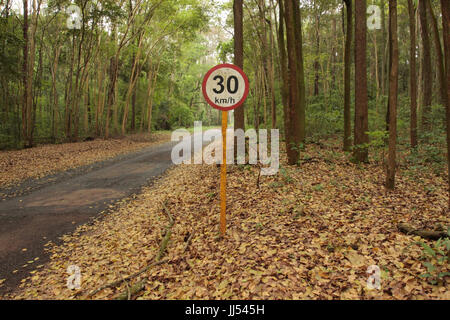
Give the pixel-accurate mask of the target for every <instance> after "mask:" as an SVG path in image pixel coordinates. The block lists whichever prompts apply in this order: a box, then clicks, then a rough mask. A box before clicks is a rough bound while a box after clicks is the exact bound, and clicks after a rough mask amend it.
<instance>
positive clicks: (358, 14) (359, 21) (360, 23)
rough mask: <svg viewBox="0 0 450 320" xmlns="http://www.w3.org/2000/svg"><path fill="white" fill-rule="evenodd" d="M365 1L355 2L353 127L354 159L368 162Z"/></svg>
mask: <svg viewBox="0 0 450 320" xmlns="http://www.w3.org/2000/svg"><path fill="white" fill-rule="evenodd" d="M366 12H367V3H366V0H358V1H356V3H355V127H354V136H355V143H354V146H355V148H354V151H353V156H354V160H355V161H357V162H368V150H367V147H366V146H365V144H367V143H368V142H369V136H368V135H367V131H368V96H367V56H366V49H367V18H366Z"/></svg>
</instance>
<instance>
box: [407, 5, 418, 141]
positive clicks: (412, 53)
mask: <svg viewBox="0 0 450 320" xmlns="http://www.w3.org/2000/svg"><path fill="white" fill-rule="evenodd" d="M408 12H409V34H410V38H411V40H410V49H409V60H410V66H409V68H410V69H409V70H410V71H409V80H410V81H409V87H410V99H411V107H410V111H411V115H410V140H411V147H412V148H416V147H417V79H416V65H417V64H416V8H415V6H414V4H413V0H408Z"/></svg>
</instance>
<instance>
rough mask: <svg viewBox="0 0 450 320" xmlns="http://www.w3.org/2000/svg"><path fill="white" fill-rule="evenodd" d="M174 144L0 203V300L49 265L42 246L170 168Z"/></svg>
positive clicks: (161, 146) (58, 240)
mask: <svg viewBox="0 0 450 320" xmlns="http://www.w3.org/2000/svg"><path fill="white" fill-rule="evenodd" d="M191 136H192V135H191ZM175 144H176V142H167V143H163V144H159V145H156V146H151V147H148V148H145V149H143V150H141V151H138V152H135V153H132V154H128V155H126V157H120V156H119V157H117V161H114V160H115V159H116V158H115V159H112V160H113V161H111V160H108V161H105V163H104V165H101V166H98V165H97V166H96V168H95V169H94V170H91V171H89V172H87V173H86V172H81V173H80V174H78V175H74V176H71V177H64V180H63V181H59V182H58V181H57V182H56V183H53V184H48V185H44V186H42V187H40V188H38V189H37V190H35V191H32V192H31V193H29V194H26V195H22V196H17V197H14V198H9V199H6V200H4V201H1V202H0V280H1V279H6V280H5V282H4V284H3V286H2V287H1V288H0V298H1V295H3V294H5V293H10V292H13V291H14V290H15V289H17V288H18V285H19V284H20V282H21V279H23V278H25V277H27V276H29V275H30V273H29V272H30V271H32V270H35V269H36V267H37V266H38V265H43V264H45V263H46V262H47V261H49V254H48V253H46V252H44V248H45V247H44V245H45V244H46V243H47V242H48V241H52V242H53V243H61V240H60V239H59V237H61V236H62V235H64V234H67V233H70V232H73V231H74V230H75V229H76V228H77V227H78V226H79V225H82V224H85V223H87V222H89V221H91V220H92V219H91V218H92V217H98V216H99V213H100V212H102V211H103V210H105V209H108V208H109V206H110V204H111V202H115V201H117V200H120V199H123V198H126V197H128V196H130V195H131V194H134V193H136V192H139V190H140V189H141V188H142V187H143V186H146V185H148V184H149V183H151V181H153V180H155V179H156V178H157V177H158V176H160V175H161V174H163V173H164V172H165V171H166V170H167V169H168V168H169V167H171V166H172V165H173V163H172V160H171V152H172V148H173V146H174V145H175ZM35 258H39V259H37V260H35ZM31 261H34V262H33V263H28V262H31ZM44 267H45V266H44ZM63 280H64V281H66V279H63Z"/></svg>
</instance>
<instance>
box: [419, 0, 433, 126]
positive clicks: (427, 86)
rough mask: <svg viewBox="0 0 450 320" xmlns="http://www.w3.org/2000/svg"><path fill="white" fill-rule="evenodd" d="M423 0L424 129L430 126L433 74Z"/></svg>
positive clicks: (420, 9)
mask: <svg viewBox="0 0 450 320" xmlns="http://www.w3.org/2000/svg"><path fill="white" fill-rule="evenodd" d="M425 1H429V0H420V1H419V16H420V25H421V30H422V44H423V72H422V76H423V103H422V127H423V130H424V131H428V130H429V129H430V128H431V124H430V119H429V117H430V112H431V103H432V98H433V91H432V90H433V76H432V68H431V48H430V35H429V29H428V17H427V7H426V3H425Z"/></svg>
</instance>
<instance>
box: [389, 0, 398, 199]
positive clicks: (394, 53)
mask: <svg viewBox="0 0 450 320" xmlns="http://www.w3.org/2000/svg"><path fill="white" fill-rule="evenodd" d="M389 51H390V55H389V59H390V63H389V65H390V74H389V112H390V115H389V121H390V123H389V155H388V165H387V174H386V188H387V189H389V190H392V189H394V187H395V166H396V159H395V158H396V146H397V98H398V35H397V0H389Z"/></svg>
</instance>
